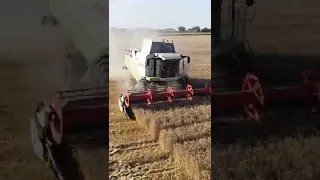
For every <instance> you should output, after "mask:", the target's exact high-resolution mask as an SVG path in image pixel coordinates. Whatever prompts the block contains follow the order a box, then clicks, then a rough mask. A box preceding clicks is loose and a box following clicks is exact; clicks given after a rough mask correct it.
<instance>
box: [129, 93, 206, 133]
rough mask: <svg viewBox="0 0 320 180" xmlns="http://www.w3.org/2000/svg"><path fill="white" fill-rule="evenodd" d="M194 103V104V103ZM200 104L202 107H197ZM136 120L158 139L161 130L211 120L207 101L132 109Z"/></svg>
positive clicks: (181, 102)
mask: <svg viewBox="0 0 320 180" xmlns="http://www.w3.org/2000/svg"><path fill="white" fill-rule="evenodd" d="M195 101H196V102H195ZM200 102H201V104H202V105H199V104H200ZM133 111H134V113H135V116H136V118H137V119H138V121H139V122H140V124H142V126H143V127H145V128H146V129H148V130H149V131H150V133H151V135H152V138H154V139H158V138H159V134H160V130H161V129H169V128H177V127H180V126H185V125H190V124H193V123H199V122H204V121H207V120H210V119H211V105H210V102H209V100H208V98H207V99H203V98H200V99H197V100H194V101H179V102H175V103H163V104H154V105H152V106H149V107H148V108H146V107H145V106H141V107H139V108H135V109H133Z"/></svg>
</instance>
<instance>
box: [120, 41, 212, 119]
mask: <svg viewBox="0 0 320 180" xmlns="http://www.w3.org/2000/svg"><path fill="white" fill-rule="evenodd" d="M189 66H190V57H189V56H184V55H182V54H178V53H177V52H176V51H175V46H174V43H173V41H169V40H167V39H163V40H162V41H154V40H151V39H144V40H143V43H142V48H141V50H137V49H131V48H128V49H126V53H125V66H124V67H123V69H125V70H128V71H129V73H130V76H131V77H130V79H129V81H130V83H129V84H130V85H129V86H130V87H129V90H128V91H127V92H125V93H123V94H121V96H120V99H119V108H120V110H121V111H122V112H124V113H125V115H126V117H127V118H129V119H131V117H132V116H131V115H130V114H131V111H130V110H129V109H130V108H129V104H131V103H134V104H135V103H139V102H140V103H141V102H147V103H148V104H151V100H152V101H154V100H157V99H159V100H163V99H168V100H169V101H170V102H171V101H172V97H173V96H175V97H180V96H187V97H188V98H189V99H191V95H194V94H196V95H208V94H210V90H209V89H210V87H209V85H206V86H205V88H204V89H203V90H202V91H196V90H192V86H191V85H189V84H188V69H189ZM195 92H196V93H195ZM129 102H130V103H129ZM129 112H130V113H129Z"/></svg>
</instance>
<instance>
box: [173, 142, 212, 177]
mask: <svg viewBox="0 0 320 180" xmlns="http://www.w3.org/2000/svg"><path fill="white" fill-rule="evenodd" d="M173 155H174V158H175V160H176V162H178V163H179V165H180V167H181V168H183V169H185V172H186V173H187V176H190V177H193V179H210V171H211V138H210V137H208V138H202V139H199V140H195V141H185V142H183V143H181V144H176V145H175V146H174V150H173Z"/></svg>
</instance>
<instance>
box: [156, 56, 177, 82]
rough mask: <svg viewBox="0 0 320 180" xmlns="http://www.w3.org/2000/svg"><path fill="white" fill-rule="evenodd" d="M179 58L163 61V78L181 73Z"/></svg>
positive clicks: (161, 69) (161, 70)
mask: <svg viewBox="0 0 320 180" xmlns="http://www.w3.org/2000/svg"><path fill="white" fill-rule="evenodd" d="M179 65H180V61H179V60H165V61H162V62H161V68H160V76H161V78H170V77H177V76H178V75H179Z"/></svg>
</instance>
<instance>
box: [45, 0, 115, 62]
mask: <svg viewBox="0 0 320 180" xmlns="http://www.w3.org/2000/svg"><path fill="white" fill-rule="evenodd" d="M48 3H49V4H48V5H49V8H50V10H51V12H52V13H53V15H54V16H55V18H56V19H57V20H58V22H59V23H60V24H61V26H62V28H64V29H65V30H66V31H67V33H68V36H70V37H71V38H72V40H73V41H74V43H75V45H76V47H77V48H78V49H79V50H80V51H81V52H82V54H83V55H84V56H85V57H86V59H87V60H88V61H90V62H92V61H93V60H96V59H97V58H100V57H101V56H103V55H109V22H108V19H109V17H108V16H109V12H108V10H109V7H108V3H101V2H99V1H94V0H48Z"/></svg>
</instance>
